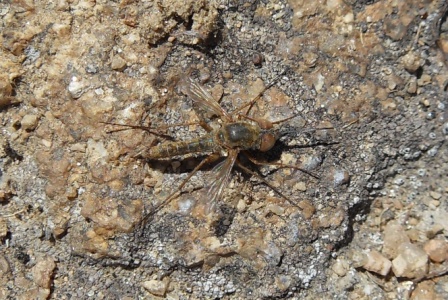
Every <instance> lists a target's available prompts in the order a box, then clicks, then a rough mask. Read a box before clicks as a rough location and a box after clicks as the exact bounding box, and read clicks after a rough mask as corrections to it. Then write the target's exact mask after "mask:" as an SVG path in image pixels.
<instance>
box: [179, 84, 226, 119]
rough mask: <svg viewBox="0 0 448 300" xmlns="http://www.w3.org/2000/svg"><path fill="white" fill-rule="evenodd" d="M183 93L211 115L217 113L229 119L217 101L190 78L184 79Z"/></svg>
mask: <svg viewBox="0 0 448 300" xmlns="http://www.w3.org/2000/svg"><path fill="white" fill-rule="evenodd" d="M186 81H187V82H186V84H185V85H184V90H183V91H184V93H185V94H186V95H187V96H188V97H190V98H191V99H192V100H193V103H194V104H196V105H197V106H198V107H199V108H200V109H202V110H203V111H205V112H206V113H209V114H211V115H217V116H220V117H223V118H225V119H227V120H231V118H230V116H229V115H228V113H227V112H226V111H225V110H224V109H223V108H222V107H221V106H220V105H219V103H218V102H217V101H216V100H215V99H214V98H213V97H212V95H210V93H209V92H207V91H206V90H205V89H204V88H203V87H202V86H201V85H199V84H198V83H197V82H195V81H194V80H193V79H192V78H188V79H186Z"/></svg>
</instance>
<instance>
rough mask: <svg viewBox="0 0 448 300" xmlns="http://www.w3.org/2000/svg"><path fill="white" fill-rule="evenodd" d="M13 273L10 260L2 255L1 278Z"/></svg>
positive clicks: (0, 259)
mask: <svg viewBox="0 0 448 300" xmlns="http://www.w3.org/2000/svg"><path fill="white" fill-rule="evenodd" d="M10 272H11V267H10V266H9V262H8V260H7V259H6V258H5V257H4V256H3V255H0V278H2V277H3V276H6V275H8V274H9V273H10Z"/></svg>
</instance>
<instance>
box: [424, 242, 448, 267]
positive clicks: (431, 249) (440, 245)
mask: <svg viewBox="0 0 448 300" xmlns="http://www.w3.org/2000/svg"><path fill="white" fill-rule="evenodd" d="M423 249H424V250H425V252H426V254H428V256H429V258H430V259H431V260H432V261H434V262H436V263H442V262H444V261H445V260H447V258H448V243H447V242H446V241H444V240H438V239H434V240H430V241H428V242H426V244H425V246H423Z"/></svg>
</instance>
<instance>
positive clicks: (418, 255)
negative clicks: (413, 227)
mask: <svg viewBox="0 0 448 300" xmlns="http://www.w3.org/2000/svg"><path fill="white" fill-rule="evenodd" d="M397 253H398V255H397V257H396V258H395V259H394V260H392V271H393V272H394V274H395V276H397V277H406V278H419V277H421V276H424V275H425V274H426V273H427V272H428V255H427V254H426V252H425V251H423V249H421V248H420V247H418V246H417V245H414V244H411V243H402V244H401V245H400V246H399V247H398V251H397Z"/></svg>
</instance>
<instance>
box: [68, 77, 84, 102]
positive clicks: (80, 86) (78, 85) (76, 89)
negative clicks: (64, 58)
mask: <svg viewBox="0 0 448 300" xmlns="http://www.w3.org/2000/svg"><path fill="white" fill-rule="evenodd" d="M86 88H87V86H86V85H85V84H84V83H83V82H81V81H79V80H78V78H77V77H75V76H73V77H72V80H71V81H70V83H69V85H68V88H67V89H68V92H69V93H70V95H71V96H72V98H73V99H78V98H79V97H81V96H82V94H84V92H85V90H86Z"/></svg>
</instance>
